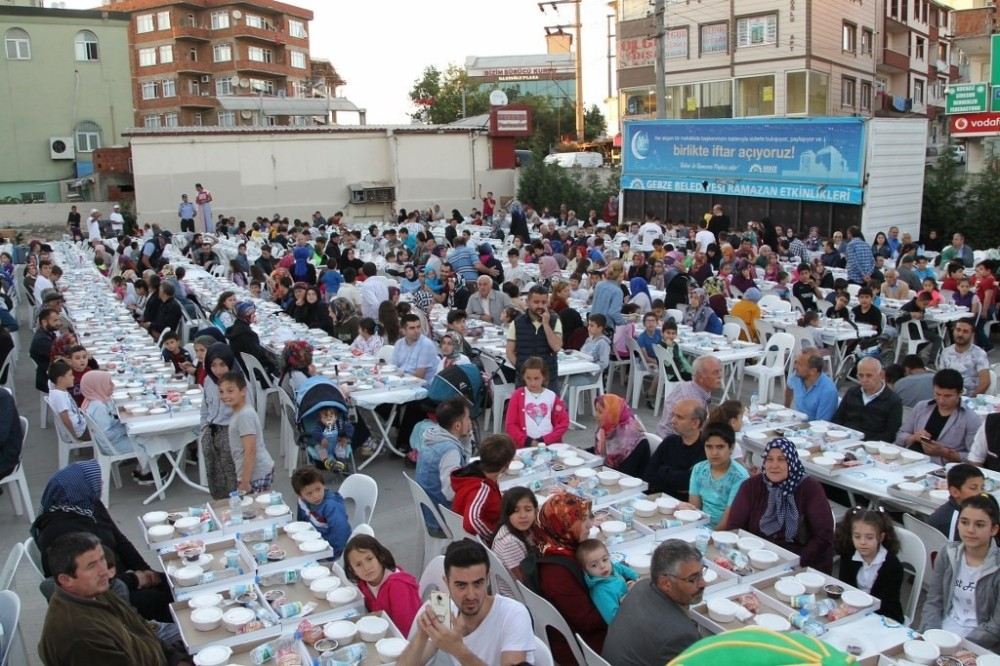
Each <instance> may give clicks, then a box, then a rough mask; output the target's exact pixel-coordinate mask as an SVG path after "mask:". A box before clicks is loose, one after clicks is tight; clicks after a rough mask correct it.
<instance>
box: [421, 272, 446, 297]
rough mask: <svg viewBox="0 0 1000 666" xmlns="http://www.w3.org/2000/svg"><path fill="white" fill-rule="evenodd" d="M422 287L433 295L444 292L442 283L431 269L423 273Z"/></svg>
mask: <svg viewBox="0 0 1000 666" xmlns="http://www.w3.org/2000/svg"><path fill="white" fill-rule="evenodd" d="M424 286H425V287H426V288H427V289H428V290H429V291H431V292H432V293H434V294H440V293H441V292H443V291H444V283H443V282H441V279H440V278H439V277H438V274H437V271H435V270H432V269H426V270H425V271H424Z"/></svg>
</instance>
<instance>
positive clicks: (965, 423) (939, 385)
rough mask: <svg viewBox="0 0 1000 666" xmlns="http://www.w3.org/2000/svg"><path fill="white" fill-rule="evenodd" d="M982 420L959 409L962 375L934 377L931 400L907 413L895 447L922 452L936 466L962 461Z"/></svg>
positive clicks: (939, 373)
mask: <svg viewBox="0 0 1000 666" xmlns="http://www.w3.org/2000/svg"><path fill="white" fill-rule="evenodd" d="M982 421H983V420H982V418H981V417H980V416H979V415H978V414H976V413H975V412H974V411H972V410H971V409H966V408H965V407H963V406H962V375H961V374H959V372H958V371H957V370H948V369H945V370H938V371H937V372H936V373H935V374H934V399H933V400H928V401H926V402H921V403H920V404H918V405H917V406H916V407H914V408H913V409H912V410H910V413H909V414H907V416H906V420H905V421H904V422H903V427H902V428H900V430H899V434H898V435H897V436H896V445H897V446H904V447H908V448H911V449H916V450H918V451H923V452H924V453H926V454H927V455H929V456H931V458H932V460H933V461H934V462H935V463H937V464H938V465H944V464H945V463H949V462H962V461H964V460H965V459H966V458H968V456H969V451H970V450H971V449H972V442H973V439H974V438H975V436H976V431H977V430H979V426H980V425H981V424H982Z"/></svg>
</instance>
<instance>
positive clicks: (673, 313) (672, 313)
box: [666, 308, 684, 324]
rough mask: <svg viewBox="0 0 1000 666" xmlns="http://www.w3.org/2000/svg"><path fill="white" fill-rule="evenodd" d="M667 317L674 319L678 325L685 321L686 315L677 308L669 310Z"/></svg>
mask: <svg viewBox="0 0 1000 666" xmlns="http://www.w3.org/2000/svg"><path fill="white" fill-rule="evenodd" d="M666 315H667V318H668V319H671V318H672V319H673V320H674V321H675V322H677V323H678V324H679V323H681V321H682V320H683V319H684V313H683V312H681V311H680V310H678V309H677V308H667V312H666Z"/></svg>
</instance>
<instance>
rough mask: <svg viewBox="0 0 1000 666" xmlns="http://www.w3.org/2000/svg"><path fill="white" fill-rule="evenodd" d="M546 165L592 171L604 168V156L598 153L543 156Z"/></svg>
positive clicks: (586, 152) (584, 152)
mask: <svg viewBox="0 0 1000 666" xmlns="http://www.w3.org/2000/svg"><path fill="white" fill-rule="evenodd" d="M545 163H546V164H557V165H559V166H561V167H564V168H569V167H582V168H585V169H593V168H596V167H602V166H604V156H603V155H601V154H600V153H595V152H591V151H583V152H577V153H553V154H552V155H546V156H545Z"/></svg>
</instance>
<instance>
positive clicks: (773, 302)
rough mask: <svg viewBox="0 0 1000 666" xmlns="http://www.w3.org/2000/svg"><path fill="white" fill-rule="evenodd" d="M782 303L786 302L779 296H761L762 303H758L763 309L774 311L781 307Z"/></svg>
mask: <svg viewBox="0 0 1000 666" xmlns="http://www.w3.org/2000/svg"><path fill="white" fill-rule="evenodd" d="M781 303H784V301H782V300H781V297H780V296H778V295H777V294H765V295H764V296H761V298H760V301H758V302H757V305H759V306H760V307H762V308H768V309H773V308H774V307H776V306H780V305H781Z"/></svg>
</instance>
